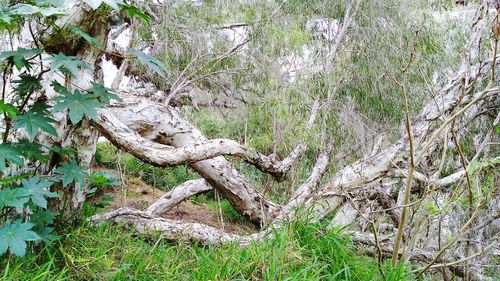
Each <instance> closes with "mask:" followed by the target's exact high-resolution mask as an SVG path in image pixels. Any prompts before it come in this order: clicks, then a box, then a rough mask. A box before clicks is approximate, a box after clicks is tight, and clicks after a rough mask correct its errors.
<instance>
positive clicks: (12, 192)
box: [0, 187, 30, 209]
mask: <svg viewBox="0 0 500 281" xmlns="http://www.w3.org/2000/svg"><path fill="white" fill-rule="evenodd" d="M29 195H30V193H29V191H28V190H25V189H24V188H9V187H6V188H3V189H0V209H1V208H3V207H6V206H7V207H16V208H22V207H23V206H24V204H26V202H28V200H29V197H28V196H29Z"/></svg>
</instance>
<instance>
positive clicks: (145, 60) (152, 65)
mask: <svg viewBox="0 0 500 281" xmlns="http://www.w3.org/2000/svg"><path fill="white" fill-rule="evenodd" d="M127 51H128V52H129V53H130V54H132V55H134V56H136V57H137V59H138V60H139V62H140V63H142V64H144V65H145V66H147V67H148V68H149V69H151V70H152V71H153V72H155V73H156V74H158V75H160V76H163V77H165V76H166V75H168V74H170V71H169V70H168V68H167V67H166V66H165V65H164V64H163V63H161V62H160V61H159V60H158V59H156V58H154V57H152V56H150V55H148V54H145V53H143V52H141V51H138V50H136V49H133V48H129V49H128V50H127Z"/></svg>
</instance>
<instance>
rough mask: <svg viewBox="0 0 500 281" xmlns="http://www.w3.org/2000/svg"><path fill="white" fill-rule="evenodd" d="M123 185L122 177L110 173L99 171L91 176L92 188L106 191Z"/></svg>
mask: <svg viewBox="0 0 500 281" xmlns="http://www.w3.org/2000/svg"><path fill="white" fill-rule="evenodd" d="M120 185H122V181H121V180H120V176H118V175H117V174H115V173H113V172H110V171H97V172H95V173H93V174H92V175H90V186H91V187H92V188H98V189H105V188H110V187H113V186H120Z"/></svg>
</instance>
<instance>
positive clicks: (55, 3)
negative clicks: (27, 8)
mask: <svg viewBox="0 0 500 281" xmlns="http://www.w3.org/2000/svg"><path fill="white" fill-rule="evenodd" d="M33 2H34V3H35V4H36V5H37V6H39V7H41V6H52V7H56V8H64V7H65V6H66V7H69V5H71V4H73V3H74V2H75V0H35V1H33Z"/></svg>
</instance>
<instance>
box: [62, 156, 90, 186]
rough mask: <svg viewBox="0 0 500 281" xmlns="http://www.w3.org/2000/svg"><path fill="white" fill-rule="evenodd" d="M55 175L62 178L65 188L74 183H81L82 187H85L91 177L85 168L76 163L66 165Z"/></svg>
mask: <svg viewBox="0 0 500 281" xmlns="http://www.w3.org/2000/svg"><path fill="white" fill-rule="evenodd" d="M55 173H56V174H58V175H60V176H62V183H63V186H68V184H70V183H72V182H74V183H79V184H80V185H81V186H84V185H85V179H86V178H88V177H89V176H88V174H87V173H86V172H85V171H84V170H83V168H82V167H80V166H79V165H78V164H77V163H76V162H75V161H71V163H64V164H63V165H62V166H60V167H58V168H57V169H56V170H55Z"/></svg>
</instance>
